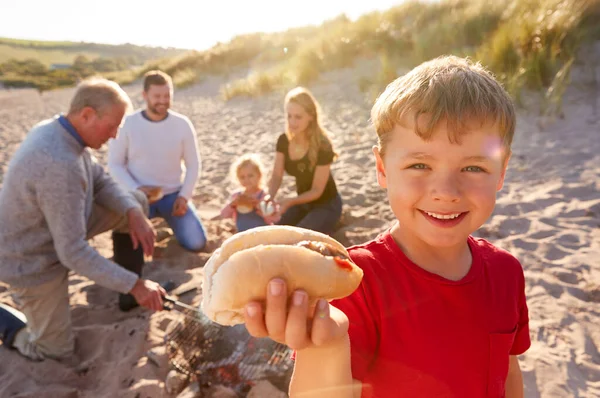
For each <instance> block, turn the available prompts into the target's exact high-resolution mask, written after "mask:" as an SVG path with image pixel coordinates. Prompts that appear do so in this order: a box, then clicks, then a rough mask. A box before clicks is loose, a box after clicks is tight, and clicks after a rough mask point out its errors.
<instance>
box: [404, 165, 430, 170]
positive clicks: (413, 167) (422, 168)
mask: <svg viewBox="0 0 600 398" xmlns="http://www.w3.org/2000/svg"><path fill="white" fill-rule="evenodd" d="M408 168H409V169H416V170H425V169H426V168H427V165H426V164H423V163H416V164H413V165H410V166H409V167H408Z"/></svg>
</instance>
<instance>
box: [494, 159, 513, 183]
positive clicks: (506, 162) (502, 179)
mask: <svg viewBox="0 0 600 398" xmlns="http://www.w3.org/2000/svg"><path fill="white" fill-rule="evenodd" d="M511 155H512V152H508V154H506V159H504V161H503V162H502V171H501V172H500V179H499V180H498V185H497V186H496V190H497V191H500V190H501V189H502V187H503V186H504V178H505V177H506V169H507V168H508V161H509V160H510V157H511Z"/></svg>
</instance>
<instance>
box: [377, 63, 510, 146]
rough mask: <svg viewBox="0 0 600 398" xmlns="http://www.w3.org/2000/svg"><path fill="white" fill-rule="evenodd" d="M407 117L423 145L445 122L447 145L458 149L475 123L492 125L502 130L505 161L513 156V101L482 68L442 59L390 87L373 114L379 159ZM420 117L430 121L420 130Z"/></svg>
mask: <svg viewBox="0 0 600 398" xmlns="http://www.w3.org/2000/svg"><path fill="white" fill-rule="evenodd" d="M409 115H412V117H413V118H414V120H413V122H414V126H415V133H416V134H417V135H418V136H419V137H421V138H422V139H424V140H428V139H430V138H431V136H432V134H433V130H434V129H435V128H436V127H437V126H438V124H439V123H441V122H445V123H447V127H448V133H449V139H450V141H451V142H455V143H460V136H461V135H463V134H464V133H467V132H468V129H469V125H470V124H471V123H473V122H477V123H481V124H482V125H483V124H486V123H493V124H495V125H497V126H498V128H499V130H500V134H501V137H500V138H501V139H502V143H503V147H504V149H505V155H508V154H510V147H511V144H512V139H513V136H514V132H515V124H516V116H515V109H514V105H513V101H512V99H511V98H510V96H509V95H508V93H507V92H506V91H505V90H504V89H503V88H502V86H501V85H500V84H499V83H498V82H497V81H496V80H495V78H494V76H493V75H492V74H491V73H490V72H488V71H487V70H486V69H484V68H483V67H482V66H481V65H480V64H479V63H473V62H471V61H470V60H468V59H464V58H458V57H455V56H444V57H439V58H436V59H434V60H431V61H428V62H424V63H422V64H421V65H419V66H417V67H416V68H414V69H413V70H412V71H410V72H409V73H407V74H406V75H404V76H402V77H400V78H398V79H396V80H394V81H393V82H392V83H390V84H389V85H388V86H387V88H386V89H385V91H384V92H383V93H382V94H381V95H380V96H379V98H377V101H376V102H375V105H373V109H372V110H371V120H372V122H373V125H374V127H375V130H376V131H377V137H378V146H379V151H380V153H381V156H384V154H385V149H386V144H387V143H388V142H389V139H390V134H389V133H390V132H391V131H392V130H393V128H394V126H395V125H396V124H400V125H402V121H403V120H406V119H404V118H405V117H406V116H409ZM420 116H426V117H427V118H426V120H427V123H426V124H425V126H423V125H419V123H418V122H419V117H420Z"/></svg>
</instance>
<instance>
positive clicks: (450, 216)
mask: <svg viewBox="0 0 600 398" xmlns="http://www.w3.org/2000/svg"><path fill="white" fill-rule="evenodd" d="M425 213H427V215H429V216H431V217H433V218H437V219H440V220H452V219H453V218H456V217H458V216H460V214H461V213H455V214H437V213H430V212H428V211H426V212H425Z"/></svg>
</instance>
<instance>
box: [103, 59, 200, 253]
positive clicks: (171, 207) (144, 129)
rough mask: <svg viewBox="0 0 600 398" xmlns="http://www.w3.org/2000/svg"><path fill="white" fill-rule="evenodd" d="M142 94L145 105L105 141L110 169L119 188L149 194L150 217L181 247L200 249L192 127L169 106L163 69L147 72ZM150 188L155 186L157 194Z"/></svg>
mask: <svg viewBox="0 0 600 398" xmlns="http://www.w3.org/2000/svg"><path fill="white" fill-rule="evenodd" d="M143 96H144V99H145V100H146V108H145V109H142V110H139V111H137V112H135V113H133V114H132V115H129V116H127V118H126V119H125V122H124V123H123V127H122V128H121V130H120V132H119V135H118V137H117V138H116V139H114V140H111V141H110V142H109V144H108V170H109V171H110V174H111V175H112V176H113V177H114V178H115V179H116V180H117V181H118V182H119V183H120V184H122V186H123V187H126V188H127V189H131V190H135V189H137V190H140V191H142V192H144V193H145V194H146V195H147V196H148V200H149V201H150V212H149V217H150V218H155V217H160V218H163V219H164V220H165V221H166V222H167V224H169V227H171V228H172V229H173V233H174V234H175V238H177V241H178V242H179V244H181V246H183V247H184V248H185V249H187V250H190V251H194V252H197V251H200V250H202V249H204V246H205V245H206V232H205V230H204V226H203V225H202V222H201V221H200V218H199V217H198V214H197V212H196V208H195V207H194V205H193V204H192V202H191V201H190V199H191V197H192V193H193V191H194V186H195V185H196V182H197V180H198V175H199V173H200V155H199V154H198V148H197V144H196V131H195V129H194V126H193V125H192V123H191V122H190V120H189V119H188V118H187V117H186V116H184V115H181V114H179V113H177V112H173V111H171V110H170V109H169V108H170V106H171V97H172V96H173V82H172V80H171V77H170V76H169V75H167V74H166V73H163V72H161V71H150V72H148V73H146V75H145V76H144V92H143ZM182 164H183V165H185V175H184V177H183V181H182V174H183V173H182V172H183V170H182ZM152 188H158V191H159V192H158V193H159V194H158V195H156V197H153V196H154V195H152V192H151V189H152Z"/></svg>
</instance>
